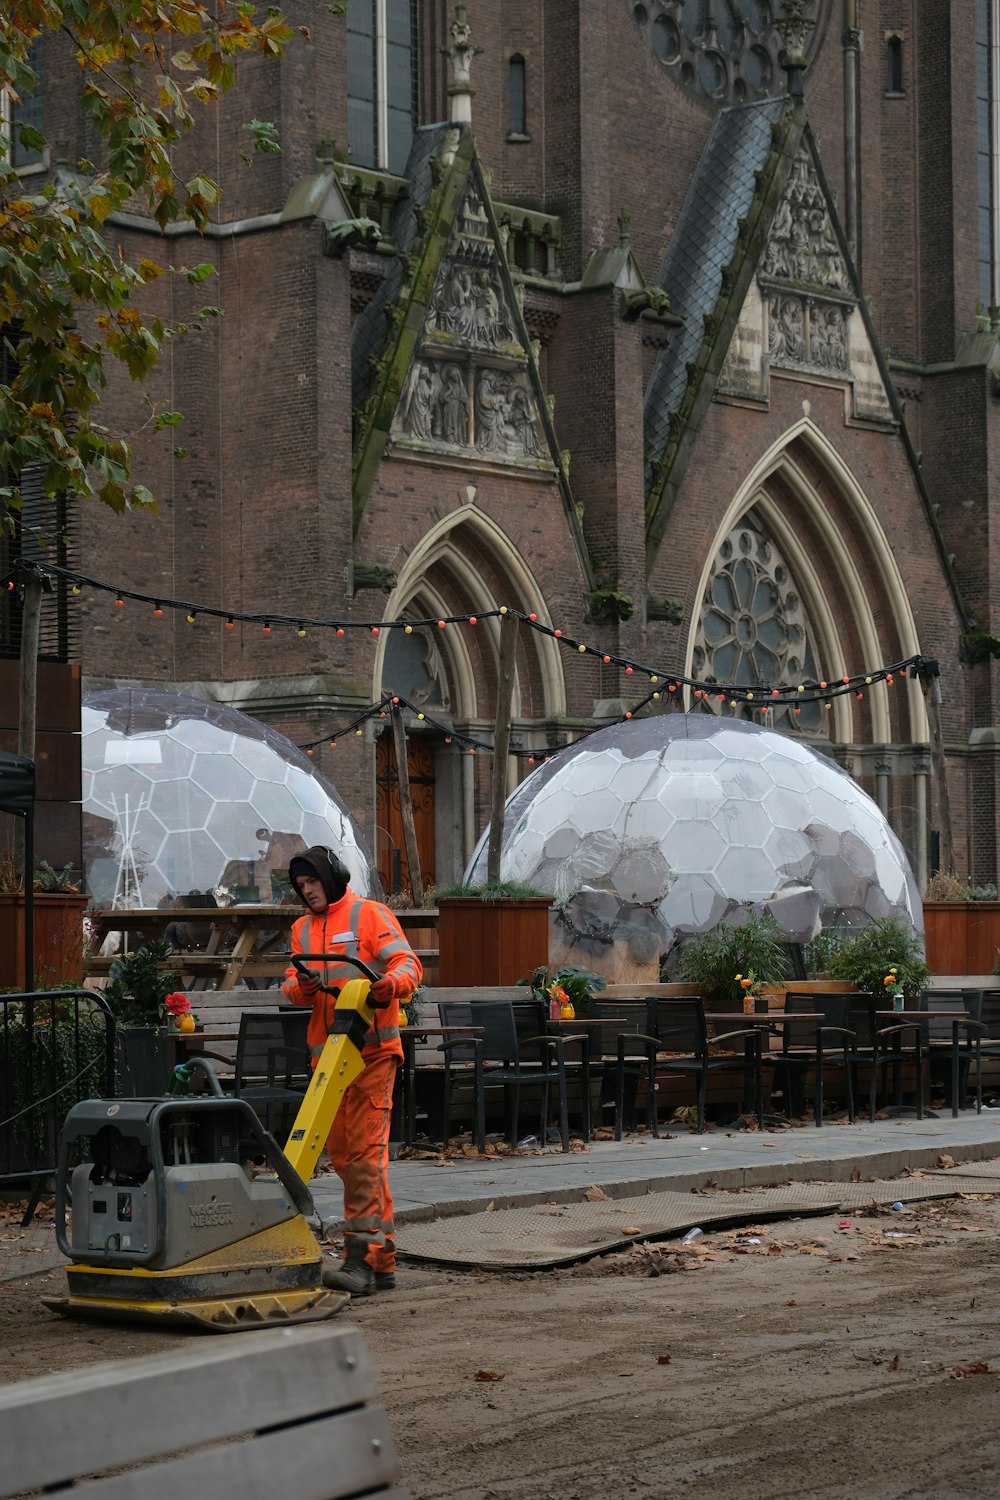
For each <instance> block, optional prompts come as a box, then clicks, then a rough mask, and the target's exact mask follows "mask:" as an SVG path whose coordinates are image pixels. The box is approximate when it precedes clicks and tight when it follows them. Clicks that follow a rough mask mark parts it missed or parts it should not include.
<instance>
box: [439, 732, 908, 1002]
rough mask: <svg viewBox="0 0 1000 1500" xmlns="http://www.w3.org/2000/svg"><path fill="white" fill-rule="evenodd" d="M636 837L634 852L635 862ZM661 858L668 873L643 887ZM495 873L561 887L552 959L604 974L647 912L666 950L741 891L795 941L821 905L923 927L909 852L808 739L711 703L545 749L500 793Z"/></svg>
mask: <svg viewBox="0 0 1000 1500" xmlns="http://www.w3.org/2000/svg"><path fill="white" fill-rule="evenodd" d="M602 758H603V762H604V763H603V774H602V771H601V761H602ZM600 789H603V790H604V791H605V792H607V791H610V792H611V793H612V794H613V795H614V797H615V799H616V800H617V801H620V802H621V804H622V809H623V814H624V816H623V817H622V819H621V820H619V819H618V818H617V817H616V818H615V819H614V820H612V819H611V818H610V817H609V805H608V803H607V800H606V797H605V796H601V795H599V791H600ZM487 842H488V833H487V834H484V835H483V838H482V839H481V840H480V843H479V845H478V846H477V848H476V851H475V853H474V855H473V857H472V860H471V861H470V864H469V867H468V870H467V872H466V879H467V880H469V881H473V882H476V881H482V880H484V879H485V877H486V850H487ZM633 846H637V847H638V848H639V849H641V850H642V851H643V853H642V860H641V861H640V862H639V864H638V865H635V866H633V865H632V864H631V863H630V861H631V860H632V858H633V856H632V854H631V849H632V847H633ZM581 850H585V851H586V853H585V854H584V855H583V856H582V857H581V862H580V863H579V864H578V863H577V859H578V856H579V852H580V851H581ZM654 850H655V851H658V852H657V854H656V856H655V857H654V856H653V854H652V851H654ZM598 855H600V859H599V858H598ZM601 859H603V868H600V867H599V866H600V863H601ZM659 859H662V861H663V868H665V869H666V870H667V871H669V872H674V873H673V875H672V876H671V875H669V874H668V876H667V880H668V884H669V889H665V891H664V893H663V894H662V895H660V894H656V895H654V896H652V897H650V896H649V895H648V892H649V890H650V889H651V888H652V887H654V886H655V885H656V884H657V880H658V876H659V869H660V866H659V863H658V861H659ZM515 871H516V877H515ZM501 875H502V877H503V878H504V879H513V878H516V879H518V880H519V881H522V882H524V883H525V884H530V885H535V886H538V887H539V888H540V889H543V890H549V891H551V892H552V893H553V894H554V895H557V896H558V897H559V898H560V902H561V916H560V920H559V921H558V922H557V923H556V924H555V925H554V926H553V929H552V936H553V942H552V945H551V951H552V956H553V957H554V958H555V959H557V960H558V958H559V957H560V956H562V955H560V953H559V951H558V950H559V945H560V944H562V945H563V946H564V948H565V949H566V951H572V952H573V954H574V960H577V959H579V960H581V961H582V960H583V959H584V957H588V956H589V957H590V958H591V959H592V960H593V961H595V962H596V961H597V960H600V961H601V967H602V968H603V970H604V972H606V973H614V972H615V965H616V962H617V960H616V957H615V955H616V953H617V952H618V950H619V945H620V958H621V968H622V969H623V970H625V969H627V966H628V963H629V961H630V959H631V958H632V957H634V955H635V951H636V945H635V942H634V941H633V939H634V937H635V934H637V933H639V934H642V935H643V936H642V938H641V941H640V946H641V945H642V944H644V943H646V941H647V938H648V935H649V932H650V930H651V929H650V926H649V917H650V915H652V917H653V918H654V924H653V929H652V930H653V931H655V932H658V933H659V935H660V938H661V940H662V948H661V951H666V949H667V948H668V947H669V945H670V943H671V942H672V941H673V939H674V937H675V936H676V935H677V934H684V935H688V934H693V933H695V932H700V931H705V930H707V929H708V928H709V927H712V926H714V925H715V923H716V922H718V921H719V920H722V919H727V920H728V918H729V916H730V915H731V914H732V913H733V912H735V911H737V910H738V908H739V906H740V903H742V902H744V901H748V900H749V901H751V902H753V903H755V904H756V905H757V906H759V907H761V908H764V907H766V906H767V905H768V903H769V902H772V901H773V905H774V912H775V915H776V916H777V918H778V920H779V921H782V920H783V919H784V918H783V914H787V920H788V922H789V923H790V924H792V925H791V926H790V927H789V928H788V929H787V930H788V936H789V939H790V940H795V941H801V940H802V933H803V932H804V931H805V930H806V929H807V928H809V927H811V925H812V924H813V922H814V920H815V913H816V912H817V910H818V913H819V920H820V922H821V923H822V924H823V925H837V924H840V923H842V922H843V921H844V920H845V914H848V913H849V914H850V915H851V918H852V920H854V921H857V922H860V923H863V922H865V921H867V920H870V918H871V917H872V916H873V915H875V914H876V911H875V909H876V908H877V909H878V910H877V914H878V915H886V916H898V917H900V918H902V919H903V920H904V921H905V922H906V923H907V924H908V925H909V926H910V927H911V928H912V929H913V930H914V931H915V932H917V933H918V934H919V933H920V932H921V931H922V911H921V907H920V901H919V895H918V893H917V890H916V884H915V882H914V880H913V876H912V873H911V872H910V869H909V865H908V862H907V859H906V854H905V852H904V850H903V848H902V845H901V844H900V842H899V840H898V839H897V838H896V836H895V834H894V833H893V832H892V830H891V828H890V827H889V825H888V823H887V822H886V820H885V818H884V817H883V815H882V813H881V811H880V810H879V808H878V807H877V806H876V804H875V803H874V802H873V801H872V800H871V798H870V797H869V796H868V795H867V793H866V792H865V791H864V790H863V789H862V788H861V787H860V786H859V785H858V784H857V783H856V782H855V781H853V780H852V778H851V777H850V776H848V775H847V773H846V772H845V771H844V770H843V769H842V768H841V767H840V766H837V765H836V764H834V762H833V761H831V760H829V759H827V758H826V757H825V756H823V755H820V754H819V753H818V752H817V751H815V750H813V749H812V748H811V747H810V746H808V745H805V744H803V743H801V742H798V741H795V740H790V739H787V738H786V737H785V736H784V735H782V734H779V733H778V732H777V731H775V730H772V729H764V728H761V727H760V726H759V725H756V724H750V723H747V722H745V721H741V720H720V719H718V718H716V717H715V716H714V715H709V714H700V713H696V714H681V713H669V714H663V715H659V716H654V717H651V718H646V719H632V720H629V721H628V722H626V723H622V724H614V725H610V726H609V727H608V728H607V729H602V730H599V731H598V732H597V733H596V734H592V735H588V737H587V738H586V740H585V741H581V742H580V743H579V744H578V745H569V746H567V747H566V748H565V749H564V750H561V751H559V752H558V753H557V754H556V755H554V756H552V757H551V758H550V759H549V760H548V761H547V762H545V763H544V764H543V765H542V766H540V767H539V768H538V770H537V771H535V772H534V773H533V774H532V775H531V776H529V777H528V778H527V779H526V780H525V781H524V782H523V783H522V784H521V786H520V787H518V789H517V791H516V792H515V793H514V794H513V796H512V797H511V798H510V799H509V801H508V803H507V809H506V816H505V820H504V836H503V846H502V855H501ZM793 929H794V931H793ZM609 938H610V939H611V947H610V950H609V948H608V946H607V945H608V939H609Z"/></svg>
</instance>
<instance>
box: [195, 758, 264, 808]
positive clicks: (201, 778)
mask: <svg viewBox="0 0 1000 1500" xmlns="http://www.w3.org/2000/svg"><path fill="white" fill-rule="evenodd" d="M191 779H192V781H193V782H194V783H195V785H196V786H200V787H201V788H202V790H203V791H205V792H207V793H208V795H209V796H210V797H212V798H214V799H215V800H216V801H219V802H245V801H246V800H247V798H248V797H249V796H250V794H251V792H252V791H253V790H254V786H255V782H254V778H253V776H252V775H251V774H250V772H249V771H248V770H247V769H246V767H245V766H241V765H239V764H238V762H237V761H236V760H235V759H234V757H233V756H231V755H199V756H198V764H197V766H196V767H195V768H194V770H193V771H192V773H191Z"/></svg>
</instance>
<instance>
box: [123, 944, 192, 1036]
mask: <svg viewBox="0 0 1000 1500" xmlns="http://www.w3.org/2000/svg"><path fill="white" fill-rule="evenodd" d="M172 952H173V949H172V948H171V947H170V944H169V943H164V942H149V943H143V944H142V946H141V947H140V948H136V950H135V952H134V953H122V954H120V955H119V957H118V958H116V959H115V961H114V963H113V964H112V965H111V968H110V970H109V982H108V985H107V988H106V989H105V991H104V998H105V1000H107V1002H108V1004H109V1005H110V1006H111V1009H112V1010H113V1011H114V1015H115V1020H116V1021H117V1022H118V1024H119V1025H120V1026H161V1025H163V1024H164V1017H165V1015H166V1009H165V1005H164V1001H165V1000H166V998H167V996H168V995H169V994H170V993H171V991H172V990H176V989H177V986H178V985H179V984H180V975H179V974H177V973H172V972H170V971H168V970H165V969H161V968H160V964H161V963H163V962H165V961H166V960H167V959H168V958H169V957H170V954H171V953H172Z"/></svg>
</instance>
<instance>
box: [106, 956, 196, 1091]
mask: <svg viewBox="0 0 1000 1500" xmlns="http://www.w3.org/2000/svg"><path fill="white" fill-rule="evenodd" d="M171 952H172V949H171V947H170V945H169V943H165V942H162V941H156V942H148V943H143V944H142V945H141V947H139V948H136V949H135V950H134V952H132V953H122V954H119V956H118V957H117V958H116V959H115V961H114V963H113V964H112V965H111V969H110V971H109V978H108V985H107V988H106V989H105V991H104V998H105V999H106V1000H107V1002H108V1004H109V1005H110V1006H111V1010H112V1012H113V1014H114V1017H115V1022H116V1027H117V1041H118V1066H119V1072H120V1075H121V1083H122V1093H123V1094H124V1095H125V1096H126V1098H146V1097H147V1096H149V1095H155V1094H162V1093H163V1091H164V1089H165V1088H166V1085H167V1076H168V1072H169V1052H168V1046H167V1022H168V1019H169V1017H170V1016H171V1015H172V1014H179V1012H177V1011H176V1010H175V1006H176V999H177V996H178V995H180V998H181V999H182V1000H184V1001H185V1002H187V1004H186V1012H187V1013H189V1012H190V1002H189V1001H188V1000H187V996H186V995H184V994H183V993H182V992H180V991H177V990H176V985H177V984H178V983H179V975H177V974H176V973H172V972H170V970H169V969H166V968H164V967H161V966H162V965H164V964H166V963H167V961H168V960H169V958H170V954H171ZM170 1002H174V1004H171V1003H170Z"/></svg>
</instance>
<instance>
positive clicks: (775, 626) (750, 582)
mask: <svg viewBox="0 0 1000 1500" xmlns="http://www.w3.org/2000/svg"><path fill="white" fill-rule="evenodd" d="M693 675H694V676H695V677H697V678H700V679H701V680H702V681H707V682H718V683H724V684H726V685H727V686H731V687H738V688H742V689H745V690H753V689H756V688H760V687H764V686H765V685H766V686H771V687H776V686H778V685H779V684H785V685H789V686H797V685H798V684H799V683H800V682H815V681H817V680H818V677H819V673H818V670H817V664H816V658H815V652H814V649H813V644H812V631H811V628H810V625H809V618H808V615H807V614H806V609H805V605H804V604H803V602H802V595H801V593H800V591H799V590H798V589H797V588H796V586H795V582H794V579H793V578H792V576H791V571H790V569H789V567H788V564H787V563H786V562H785V560H784V558H783V557H782V555H781V553H780V552H779V551H778V548H777V547H776V546H775V545H774V543H773V541H771V540H770V538H769V537H768V536H767V535H766V534H765V533H764V531H762V530H761V529H760V528H759V526H758V525H757V523H756V520H755V519H754V517H753V515H752V513H751V514H750V515H747V516H744V517H743V519H742V520H741V521H740V522H739V524H738V525H737V526H734V527H733V529H732V531H731V532H730V533H729V535H728V536H727V537H726V538H725V540H724V541H723V543H722V545H721V546H720V548H719V551H718V553H717V555H716V558H715V562H714V564H713V566H712V573H711V577H710V578H709V581H708V587H707V588H706V590H705V597H704V599H703V600H702V610H701V622H700V624H699V628H698V635H697V639H696V642H695V648H694V656H693ZM713 706H720V705H714V704H713ZM744 712H746V709H744ZM825 719H826V711H825V710H824V708H823V705H822V704H821V703H804V704H802V706H801V710H800V711H799V712H795V709H794V708H792V707H786V706H784V705H783V706H781V707H780V708H777V709H775V710H774V711H773V713H769V714H768V715H767V722H768V723H769V724H773V725H775V726H776V727H779V728H781V729H785V730H788V731H791V732H794V733H800V734H819V733H822V732H824V731H825V729H826V724H825Z"/></svg>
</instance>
